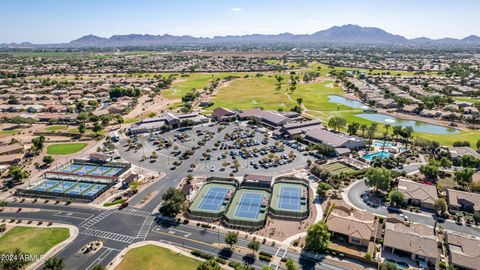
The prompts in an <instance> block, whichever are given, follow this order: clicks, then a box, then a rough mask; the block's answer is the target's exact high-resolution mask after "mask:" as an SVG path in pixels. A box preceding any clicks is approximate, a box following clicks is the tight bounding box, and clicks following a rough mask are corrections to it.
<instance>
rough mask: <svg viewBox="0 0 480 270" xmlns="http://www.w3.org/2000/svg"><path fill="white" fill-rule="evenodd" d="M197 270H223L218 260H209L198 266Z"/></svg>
mask: <svg viewBox="0 0 480 270" xmlns="http://www.w3.org/2000/svg"><path fill="white" fill-rule="evenodd" d="M197 270H222V268H221V267H220V265H219V264H218V262H217V260H216V259H209V260H208V261H204V262H202V263H201V264H200V265H198V267H197Z"/></svg>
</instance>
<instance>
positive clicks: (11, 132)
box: [0, 129, 20, 135]
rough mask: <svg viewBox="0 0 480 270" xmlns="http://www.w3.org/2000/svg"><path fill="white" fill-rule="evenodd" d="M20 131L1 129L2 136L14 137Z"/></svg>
mask: <svg viewBox="0 0 480 270" xmlns="http://www.w3.org/2000/svg"><path fill="white" fill-rule="evenodd" d="M19 131H20V130H18V129H0V135H13V134H15V133H17V132H19Z"/></svg>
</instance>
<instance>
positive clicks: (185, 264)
mask: <svg viewBox="0 0 480 270" xmlns="http://www.w3.org/2000/svg"><path fill="white" fill-rule="evenodd" d="M199 264H200V261H197V260H195V259H192V258H190V257H186V256H183V255H180V254H177V253H176V252H173V251H171V250H169V249H166V248H163V247H159V246H155V245H146V246H142V247H138V248H134V249H131V250H130V251H128V252H127V254H125V257H124V258H123V260H122V262H121V263H120V265H119V266H118V267H117V269H116V270H130V269H142V270H170V269H176V270H195V269H197V266H198V265H199Z"/></svg>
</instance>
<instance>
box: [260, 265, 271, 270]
mask: <svg viewBox="0 0 480 270" xmlns="http://www.w3.org/2000/svg"><path fill="white" fill-rule="evenodd" d="M262 270H273V269H272V268H271V267H270V266H264V267H262Z"/></svg>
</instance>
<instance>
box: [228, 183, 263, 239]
mask: <svg viewBox="0 0 480 270" xmlns="http://www.w3.org/2000/svg"><path fill="white" fill-rule="evenodd" d="M245 189H247V190H260V191H264V192H267V193H268V197H269V200H268V202H267V207H266V208H265V209H260V215H264V218H261V219H259V220H246V219H243V218H241V217H232V218H229V217H228V216H227V215H226V214H225V215H224V218H223V222H224V224H225V225H226V226H228V227H230V228H236V229H245V230H251V231H254V230H258V229H260V228H263V227H264V226H265V223H266V216H267V215H268V211H269V207H268V205H270V200H271V198H272V196H271V189H269V188H262V187H256V186H242V187H240V188H239V189H238V190H237V192H236V193H239V191H240V190H245ZM236 195H237V194H235V196H236ZM232 202H233V200H230V204H231V203H232ZM230 207H233V206H231V205H229V206H228V208H230ZM235 207H238V206H235ZM225 213H226V212H225Z"/></svg>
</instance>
